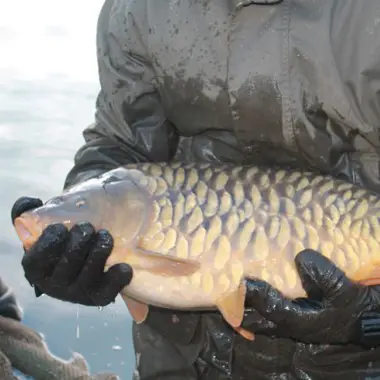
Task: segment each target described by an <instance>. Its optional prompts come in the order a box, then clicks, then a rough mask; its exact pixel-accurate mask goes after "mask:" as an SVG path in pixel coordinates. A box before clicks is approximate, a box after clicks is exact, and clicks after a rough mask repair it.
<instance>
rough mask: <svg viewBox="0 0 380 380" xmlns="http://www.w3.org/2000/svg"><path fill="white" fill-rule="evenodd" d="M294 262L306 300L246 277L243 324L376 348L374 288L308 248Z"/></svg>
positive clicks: (379, 303)
mask: <svg viewBox="0 0 380 380" xmlns="http://www.w3.org/2000/svg"><path fill="white" fill-rule="evenodd" d="M295 264H296V267H297V271H298V273H299V276H300V278H301V280H302V284H303V287H304V289H305V291H306V293H307V295H308V297H309V298H302V299H297V300H288V299H286V298H284V297H283V296H282V295H281V293H280V292H279V291H277V290H276V289H274V288H272V287H271V286H270V285H269V284H267V283H266V282H263V281H248V292H247V301H246V305H247V310H246V314H245V319H244V322H243V327H245V328H247V329H249V330H251V331H254V332H256V333H261V334H265V335H272V336H278V337H285V338H292V339H295V340H298V341H301V342H305V343H315V344H346V343H352V344H356V345H360V346H364V347H375V346H380V287H375V286H373V287H370V286H364V285H360V284H357V283H354V282H351V281H350V280H349V279H348V278H347V277H346V276H345V275H344V273H343V272H342V271H341V270H340V269H339V268H337V267H336V266H335V265H334V264H333V263H332V262H331V261H330V260H328V259H327V258H326V257H324V256H322V255H321V254H319V253H318V252H315V251H312V250H305V251H302V252H301V253H299V254H298V256H297V257H296V259H295ZM250 308H253V309H254V310H252V309H250Z"/></svg>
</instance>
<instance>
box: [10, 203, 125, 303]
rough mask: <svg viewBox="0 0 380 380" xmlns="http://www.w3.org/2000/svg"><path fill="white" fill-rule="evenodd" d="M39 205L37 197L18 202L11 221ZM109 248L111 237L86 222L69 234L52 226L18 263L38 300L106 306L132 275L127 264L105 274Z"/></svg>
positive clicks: (57, 225) (110, 246)
mask: <svg viewBox="0 0 380 380" xmlns="http://www.w3.org/2000/svg"><path fill="white" fill-rule="evenodd" d="M41 205H42V201H41V200H40V199H37V198H29V197H22V198H20V199H18V200H17V201H16V202H15V204H14V205H13V208H12V212H11V216H12V221H13V222H14V220H15V218H17V217H18V216H20V215H21V214H22V213H23V212H25V211H28V210H31V209H33V208H36V207H39V206H41ZM112 248H113V239H112V236H111V235H110V234H109V233H108V232H107V231H104V230H103V231H98V232H95V230H94V228H93V226H92V225H91V224H89V223H82V224H77V225H75V226H73V227H72V228H71V230H70V231H68V230H67V228H66V227H65V226H64V225H62V224H54V225H51V226H49V227H47V228H46V229H45V231H44V232H43V233H42V235H41V237H40V238H39V239H38V240H37V242H36V243H35V244H34V245H33V246H32V248H31V249H29V250H28V252H25V254H24V256H23V259H22V263H21V264H22V266H23V268H24V271H25V277H26V279H27V280H28V281H29V283H30V284H31V285H32V286H34V289H35V293H36V296H37V297H39V296H40V295H41V294H43V293H46V294H47V295H49V296H51V297H53V298H57V299H60V300H62V301H68V302H71V303H79V304H82V305H87V306H106V305H108V304H109V303H111V302H113V301H114V300H115V298H116V297H117V295H118V293H119V292H120V291H121V289H122V288H123V287H124V286H126V285H128V284H129V283H130V281H131V280H132V275H133V273H132V268H131V267H130V266H129V265H127V264H117V265H114V266H113V267H111V268H110V269H109V270H108V271H107V272H106V273H104V265H105V263H106V261H107V258H108V257H109V255H110V253H111V251H112Z"/></svg>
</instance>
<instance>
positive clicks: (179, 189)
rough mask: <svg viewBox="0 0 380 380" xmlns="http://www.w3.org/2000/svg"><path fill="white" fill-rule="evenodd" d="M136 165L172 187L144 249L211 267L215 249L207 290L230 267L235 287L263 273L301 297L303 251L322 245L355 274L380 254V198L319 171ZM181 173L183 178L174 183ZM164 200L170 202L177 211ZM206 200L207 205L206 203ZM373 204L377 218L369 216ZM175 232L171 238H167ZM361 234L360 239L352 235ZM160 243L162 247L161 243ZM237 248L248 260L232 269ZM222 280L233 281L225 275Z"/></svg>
mask: <svg viewBox="0 0 380 380" xmlns="http://www.w3.org/2000/svg"><path fill="white" fill-rule="evenodd" d="M134 167H135V168H136V169H139V170H141V172H142V173H143V176H141V181H142V182H144V180H146V178H149V179H150V180H153V181H156V180H164V181H165V185H166V187H167V190H166V191H165V192H164V193H163V192H162V189H160V192H159V194H156V193H155V192H152V196H153V199H154V202H155V204H157V208H158V209H159V211H158V212H159V216H158V219H157V222H156V223H153V224H152V225H151V227H150V229H149V230H148V231H147V233H146V234H145V239H144V240H145V243H144V245H143V248H145V249H147V250H154V251H155V252H158V253H163V254H167V255H171V256H178V257H181V258H184V259H186V258H194V257H196V258H198V260H205V262H206V265H208V266H209V265H211V263H210V261H209V255H210V253H213V254H214V257H213V261H214V263H213V264H214V268H213V269H214V270H213V271H208V272H205V274H204V276H206V277H207V280H205V282H206V283H207V284H208V285H207V286H206V287H207V288H208V289H210V288H211V286H210V285H209V283H210V282H213V283H216V284H217V283H218V280H219V277H220V276H221V275H224V272H223V273H220V271H222V270H223V268H224V267H225V266H226V265H229V266H230V271H231V272H233V273H232V274H231V275H232V278H233V279H234V280H231V279H229V281H230V282H231V281H233V283H232V284H231V286H232V287H234V286H236V284H237V283H239V282H240V280H241V278H240V276H243V275H244V276H247V277H258V278H262V279H265V280H266V281H268V282H269V283H271V284H272V285H273V286H276V287H278V288H280V290H281V291H282V292H283V293H284V294H285V295H287V296H289V297H299V296H303V295H305V292H304V290H303V288H302V285H301V283H300V280H299V278H298V275H297V273H296V269H295V267H294V265H293V264H292V260H294V258H295V256H296V255H297V253H298V252H300V251H301V250H303V249H304V248H312V249H315V250H319V251H320V252H321V253H322V254H323V255H325V256H327V257H328V258H330V259H332V260H333V261H335V262H336V263H337V264H338V265H339V266H340V267H343V268H344V267H346V271H347V272H348V275H351V276H354V274H355V272H356V271H358V270H359V268H360V266H361V264H363V263H364V264H366V262H367V261H368V258H367V259H365V257H367V256H368V255H369V252H370V251H371V252H372V253H373V252H374V251H376V250H377V251H378V248H379V243H378V240H376V239H375V238H373V237H371V235H373V234H374V233H375V230H376V228H378V227H379V220H378V215H380V209H379V200H378V198H377V197H376V196H375V195H373V194H371V193H368V192H366V191H365V190H363V189H361V188H357V187H356V186H354V185H352V184H349V183H344V182H340V181H336V182H334V181H333V180H332V179H331V178H329V177H327V178H326V177H323V176H315V175H313V173H302V172H290V173H289V172H287V171H285V170H278V171H276V170H270V169H267V171H266V172H263V171H260V170H259V168H249V167H247V168H245V167H241V168H234V169H230V168H229V166H228V165H226V166H225V167H223V166H221V167H219V168H218V170H212V167H213V165H212V164H210V165H206V164H205V165H201V166H198V167H197V166H196V165H195V164H193V165H187V166H185V167H178V166H177V165H173V166H167V165H165V164H143V165H135V166H134ZM169 168H170V169H171V170H169ZM195 168H196V169H195ZM178 170H181V172H182V176H181V180H177V181H176V182H174V181H173V178H176V175H177V172H178ZM160 204H169V205H170V207H169V208H170V211H171V212H170V214H168V212H167V211H168V209H167V208H165V206H160ZM186 204H188V208H187V212H185V210H186V207H185V205H186ZM205 204H206V205H207V206H208V207H203V206H204V205H205ZM173 205H175V206H173ZM370 205H371V206H372V207H371V209H372V215H373V218H371V217H370V216H368V219H364V220H363V217H365V215H366V214H367V212H368V210H369V207H370ZM202 207H203V209H202ZM173 211H175V212H176V224H175V225H173V224H172V220H173V219H172V218H173V216H174V213H173ZM346 213H350V214H346ZM158 225H160V226H161V227H162V226H165V225H167V226H168V227H167V228H157V227H158ZM174 228H178V229H177V230H174ZM157 231H159V232H158V234H159V235H160V238H158V239H157ZM168 233H169V234H170V238H168V239H165V236H168ZM362 234H364V236H363V238H362V239H359V242H357V243H356V244H355V243H353V242H352V241H350V242H347V240H346V239H348V238H350V237H351V236H353V237H354V239H358V238H359V237H360V236H361V235H362ZM158 241H160V242H161V243H162V244H161V245H159V244H158V245H157V242H158ZM176 243H177V244H176ZM359 246H360V247H361V248H360V249H361V251H360V255H359V253H358V252H357V249H358V247H359ZM236 252H240V253H243V258H242V259H241V260H242V262H241V265H239V264H238V263H237V262H235V263H234V266H231V263H232V262H233V258H234V257H235V256H234V255H233V253H236ZM240 256H241V255H240ZM279 257H281V258H282V259H281V260H279V259H278V258H279ZM359 257H362V259H361V260H360V259H359ZM363 257H364V258H363ZM258 260H260V261H261V260H266V262H265V266H264V267H263V268H257V263H258ZM243 268H245V269H244V270H243ZM210 273H212V275H213V279H212V280H211V279H210V278H209V275H210ZM270 273H272V275H271V274H270ZM175 280H176V279H175ZM195 282H196V283H199V281H198V280H196V281H195ZM223 282H224V283H227V280H226V279H225V278H224V276H223ZM225 287H226V286H225Z"/></svg>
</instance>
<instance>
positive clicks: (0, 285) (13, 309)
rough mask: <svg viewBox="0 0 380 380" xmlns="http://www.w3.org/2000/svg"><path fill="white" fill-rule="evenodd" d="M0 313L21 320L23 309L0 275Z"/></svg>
mask: <svg viewBox="0 0 380 380" xmlns="http://www.w3.org/2000/svg"><path fill="white" fill-rule="evenodd" d="M0 315H1V316H2V317H7V318H12V319H15V320H17V321H21V318H22V311H21V308H20V306H19V305H18V303H17V301H16V297H15V295H14V293H13V291H12V289H11V288H9V287H8V286H7V285H6V284H5V282H4V281H3V280H2V278H1V277H0Z"/></svg>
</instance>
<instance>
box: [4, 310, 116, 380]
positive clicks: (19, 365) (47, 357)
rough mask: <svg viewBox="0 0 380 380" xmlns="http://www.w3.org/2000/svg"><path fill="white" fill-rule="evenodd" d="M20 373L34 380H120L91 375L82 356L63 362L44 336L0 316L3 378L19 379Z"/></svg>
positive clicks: (112, 376)
mask: <svg viewBox="0 0 380 380" xmlns="http://www.w3.org/2000/svg"><path fill="white" fill-rule="evenodd" d="M13 369H17V370H18V371H20V372H21V373H23V374H24V375H26V376H31V377H32V378H33V379H35V380H54V379H57V380H79V379H80V380H119V379H120V378H119V377H118V376H117V375H115V374H111V373H100V374H95V375H91V374H90V373H89V370H88V366H87V362H86V360H85V359H84V357H83V356H82V355H80V354H79V353H76V352H74V353H73V356H72V359H71V360H62V359H60V358H58V357H56V356H54V355H53V354H52V353H51V352H50V351H49V349H48V347H47V345H46V343H45V341H44V340H43V338H42V336H41V335H40V334H38V333H37V332H36V331H35V330H33V329H32V328H30V327H28V326H26V325H25V324H23V323H22V322H20V321H16V320H14V319H11V318H7V317H3V316H0V377H1V379H4V380H7V379H12V380H13V379H17V377H15V376H14V375H13Z"/></svg>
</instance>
